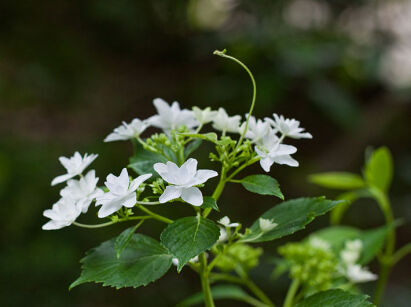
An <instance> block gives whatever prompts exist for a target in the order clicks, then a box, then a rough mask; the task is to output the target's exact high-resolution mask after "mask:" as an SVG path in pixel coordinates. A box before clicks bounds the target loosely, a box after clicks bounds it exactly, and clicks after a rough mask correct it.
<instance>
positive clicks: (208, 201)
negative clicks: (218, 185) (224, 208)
mask: <svg viewBox="0 0 411 307" xmlns="http://www.w3.org/2000/svg"><path fill="white" fill-rule="evenodd" d="M201 208H202V209H206V208H211V209H214V210H216V211H218V212H220V208H218V206H217V201H216V200H215V199H214V198H212V197H211V196H204V201H203V204H202V205H201Z"/></svg>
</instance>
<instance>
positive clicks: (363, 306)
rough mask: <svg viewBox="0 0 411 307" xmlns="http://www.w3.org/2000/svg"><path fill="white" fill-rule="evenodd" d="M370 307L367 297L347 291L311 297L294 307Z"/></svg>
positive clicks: (325, 292) (335, 291)
mask: <svg viewBox="0 0 411 307" xmlns="http://www.w3.org/2000/svg"><path fill="white" fill-rule="evenodd" d="M319 306H321V307H372V306H375V305H373V304H372V303H370V302H369V301H368V295H364V294H352V293H350V292H347V291H343V290H339V289H334V290H328V291H322V292H319V293H316V294H314V295H311V296H309V297H307V298H306V299H304V300H303V301H302V302H300V303H298V304H297V305H295V307H319Z"/></svg>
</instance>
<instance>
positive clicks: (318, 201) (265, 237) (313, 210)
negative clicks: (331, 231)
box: [242, 197, 339, 242]
mask: <svg viewBox="0 0 411 307" xmlns="http://www.w3.org/2000/svg"><path fill="white" fill-rule="evenodd" d="M338 203H339V202H338V201H331V200H327V199H325V198H324V197H317V198H297V199H293V200H289V201H286V202H283V203H281V204H279V205H277V206H275V207H273V208H271V209H270V210H268V211H267V212H265V213H264V214H263V215H261V218H264V219H269V220H271V221H272V222H274V223H277V224H278V226H277V227H275V228H274V229H272V230H270V231H268V232H265V233H263V232H262V231H261V229H260V226H259V219H257V220H256V221H255V222H254V223H253V225H252V226H251V228H250V230H251V233H250V234H248V235H245V236H244V237H243V239H242V241H247V242H264V241H271V240H275V239H278V238H281V237H284V236H286V235H290V234H293V233H294V232H296V231H298V230H301V229H303V228H305V225H307V224H309V223H310V222H312V221H313V220H314V218H315V217H316V216H319V215H323V214H324V213H326V212H328V211H329V210H331V209H332V208H334V206H335V205H337V204H338Z"/></svg>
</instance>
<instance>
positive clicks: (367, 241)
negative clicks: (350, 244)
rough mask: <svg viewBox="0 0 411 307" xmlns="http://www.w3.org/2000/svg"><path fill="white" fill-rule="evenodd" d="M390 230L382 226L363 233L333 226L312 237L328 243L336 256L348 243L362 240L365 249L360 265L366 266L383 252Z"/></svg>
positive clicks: (345, 227) (353, 229)
mask: <svg viewBox="0 0 411 307" xmlns="http://www.w3.org/2000/svg"><path fill="white" fill-rule="evenodd" d="M391 227H393V226H391ZM390 229H391V228H390V227H387V226H382V227H378V228H375V229H371V230H365V231H362V230H360V229H357V228H354V227H349V226H333V227H328V228H325V229H321V230H319V231H316V232H314V233H312V234H311V237H316V238H320V239H322V240H324V241H326V242H327V243H328V244H329V245H330V246H331V248H332V249H333V251H334V252H335V254H336V255H339V254H340V252H341V250H342V249H344V246H345V242H346V241H350V240H355V239H360V240H361V241H362V244H363V248H362V252H361V257H360V259H359V261H358V263H359V264H361V265H364V264H367V263H369V262H370V261H371V260H373V259H374V257H375V256H376V255H377V254H378V253H379V252H380V251H381V250H382V248H383V246H384V241H385V238H386V236H387V234H388V231H389V230H390Z"/></svg>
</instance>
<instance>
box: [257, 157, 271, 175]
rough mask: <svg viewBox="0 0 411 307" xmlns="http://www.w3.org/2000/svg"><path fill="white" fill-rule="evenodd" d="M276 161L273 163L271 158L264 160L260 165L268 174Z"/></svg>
mask: <svg viewBox="0 0 411 307" xmlns="http://www.w3.org/2000/svg"><path fill="white" fill-rule="evenodd" d="M273 163H274V161H272V160H271V159H270V158H268V157H267V158H263V159H261V160H260V165H261V167H262V168H263V170H264V171H266V172H267V173H268V172H269V171H270V168H271V165H273Z"/></svg>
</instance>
